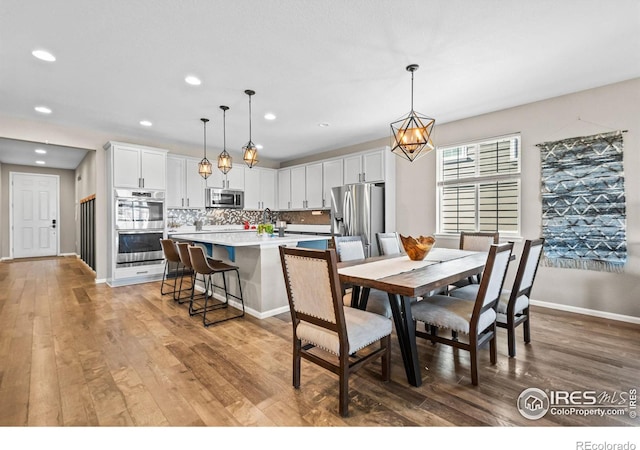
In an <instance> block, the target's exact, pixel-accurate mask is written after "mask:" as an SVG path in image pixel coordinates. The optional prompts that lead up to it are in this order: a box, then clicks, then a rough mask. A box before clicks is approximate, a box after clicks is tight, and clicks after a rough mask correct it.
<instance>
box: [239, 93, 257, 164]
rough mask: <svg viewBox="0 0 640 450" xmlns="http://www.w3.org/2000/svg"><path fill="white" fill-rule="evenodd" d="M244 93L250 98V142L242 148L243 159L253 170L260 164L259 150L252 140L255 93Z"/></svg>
mask: <svg viewBox="0 0 640 450" xmlns="http://www.w3.org/2000/svg"><path fill="white" fill-rule="evenodd" d="M244 93H245V94H247V95H248V96H249V142H247V143H246V145H245V146H244V147H242V150H243V157H242V159H244V162H245V163H247V166H249V168H252V167H253V166H255V165H256V164H258V149H257V147H256V144H254V143H253V141H252V140H251V96H252V95H254V94H255V91H252V90H249V89H247V90H246V91H244Z"/></svg>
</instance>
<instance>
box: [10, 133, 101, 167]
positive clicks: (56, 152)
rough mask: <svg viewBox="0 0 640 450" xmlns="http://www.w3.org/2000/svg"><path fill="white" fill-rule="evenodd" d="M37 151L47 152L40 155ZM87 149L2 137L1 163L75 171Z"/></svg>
mask: <svg viewBox="0 0 640 450" xmlns="http://www.w3.org/2000/svg"><path fill="white" fill-rule="evenodd" d="M36 150H39V151H40V152H41V151H43V150H44V151H45V152H46V153H38V152H36ZM87 151H89V150H86V149H80V148H74V147H65V146H61V145H52V144H47V143H40V142H30V141H20V140H17V139H7V138H2V137H0V162H2V163H3V164H19V165H23V166H39V165H40V164H38V163H36V161H42V162H44V163H45V164H44V165H42V167H50V168H56V169H71V170H73V169H75V168H76V167H78V164H80V162H82V160H83V159H84V157H85V155H86V154H87Z"/></svg>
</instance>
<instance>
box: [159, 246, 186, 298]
mask: <svg viewBox="0 0 640 450" xmlns="http://www.w3.org/2000/svg"><path fill="white" fill-rule="evenodd" d="M160 245H161V246H162V252H163V253H164V259H165V263H164V272H163V274H162V284H161V285H160V293H161V294H162V295H167V294H169V293H173V299H174V300H176V301H177V300H178V298H180V294H181V293H182V292H183V290H182V278H183V277H184V275H185V265H184V264H183V263H182V260H181V259H180V255H179V254H178V249H177V248H176V243H175V242H174V241H173V240H172V239H160ZM172 264H175V270H176V272H175V276H174V277H173V283H169V281H168V278H169V272H170V271H171V265H172ZM178 277H180V289H177V286H178ZM165 285H166V286H169V287H171V288H172V290H171V291H167V292H165V291H164V288H165Z"/></svg>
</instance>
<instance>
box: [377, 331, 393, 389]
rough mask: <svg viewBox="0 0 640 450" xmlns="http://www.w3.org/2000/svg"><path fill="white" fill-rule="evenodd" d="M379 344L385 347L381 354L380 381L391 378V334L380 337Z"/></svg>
mask: <svg viewBox="0 0 640 450" xmlns="http://www.w3.org/2000/svg"><path fill="white" fill-rule="evenodd" d="M380 345H381V346H383V347H384V349H385V352H384V353H383V354H382V381H389V380H390V379H391V335H389V336H387V337H385V338H384V339H382V340H381V341H380Z"/></svg>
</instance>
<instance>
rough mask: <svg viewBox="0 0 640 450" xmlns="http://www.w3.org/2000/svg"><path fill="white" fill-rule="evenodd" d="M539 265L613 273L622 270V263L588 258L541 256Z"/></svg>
mask: <svg viewBox="0 0 640 450" xmlns="http://www.w3.org/2000/svg"><path fill="white" fill-rule="evenodd" d="M540 265H541V266H545V267H556V268H561V269H582V270H594V271H598V272H613V273H623V272H624V263H612V262H606V261H593V260H588V259H563V258H547V257H545V256H543V257H542V258H541V259H540Z"/></svg>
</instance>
